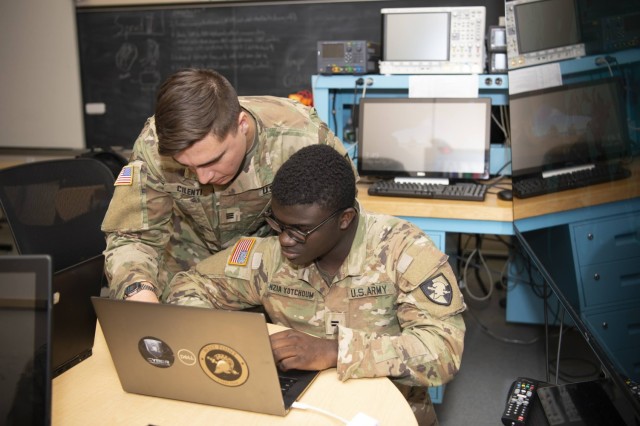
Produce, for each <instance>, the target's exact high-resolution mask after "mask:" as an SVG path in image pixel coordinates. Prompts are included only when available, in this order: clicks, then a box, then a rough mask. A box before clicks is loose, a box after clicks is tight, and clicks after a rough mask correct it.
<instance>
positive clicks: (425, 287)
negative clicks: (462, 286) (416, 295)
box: [420, 274, 453, 306]
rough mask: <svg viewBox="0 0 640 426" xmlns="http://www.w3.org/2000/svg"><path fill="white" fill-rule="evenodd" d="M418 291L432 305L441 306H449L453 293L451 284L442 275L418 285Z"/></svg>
mask: <svg viewBox="0 0 640 426" xmlns="http://www.w3.org/2000/svg"><path fill="white" fill-rule="evenodd" d="M420 290H422V292H423V293H424V295H425V296H427V299H429V300H431V301H432V302H433V303H436V304H438V305H443V306H449V305H451V299H452V297H453V291H452V288H451V283H449V280H447V278H446V277H445V276H444V275H443V274H438V275H436V276H435V277H434V278H432V279H430V280H427V281H425V282H423V283H422V284H420Z"/></svg>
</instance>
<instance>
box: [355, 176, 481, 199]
mask: <svg viewBox="0 0 640 426" xmlns="http://www.w3.org/2000/svg"><path fill="white" fill-rule="evenodd" d="M367 192H368V193H369V195H381V196H387V197H412V198H431V199H434V200H461V201H484V197H485V195H486V193H487V185H484V184H481V183H473V182H469V183H467V182H464V183H462V182H459V183H453V184H449V185H442V184H434V183H417V182H396V181H393V180H384V181H378V182H375V183H373V184H372V185H371V186H370V187H369V190H368V191H367Z"/></svg>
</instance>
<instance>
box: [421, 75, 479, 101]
mask: <svg viewBox="0 0 640 426" xmlns="http://www.w3.org/2000/svg"><path fill="white" fill-rule="evenodd" d="M479 81H480V80H479V78H478V75H477V74H469V75H415V76H409V97H410V98H477V97H478V90H479Z"/></svg>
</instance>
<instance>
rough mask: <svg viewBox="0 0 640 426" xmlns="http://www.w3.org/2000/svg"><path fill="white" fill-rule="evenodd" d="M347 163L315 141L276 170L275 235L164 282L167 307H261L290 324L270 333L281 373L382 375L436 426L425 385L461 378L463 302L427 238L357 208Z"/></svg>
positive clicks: (243, 242)
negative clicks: (167, 287) (293, 370)
mask: <svg viewBox="0 0 640 426" xmlns="http://www.w3.org/2000/svg"><path fill="white" fill-rule="evenodd" d="M355 194H356V187H355V178H354V175H353V173H352V172H351V167H350V165H349V162H348V161H347V160H345V159H344V158H343V157H342V156H341V155H340V154H338V153H337V152H336V151H335V150H332V149H330V148H329V147H327V146H323V145H314V146H309V147H306V148H303V149H301V150H300V151H298V152H297V153H296V154H294V155H293V156H292V157H291V158H290V159H289V160H288V161H287V162H286V163H285V164H284V165H283V166H282V167H281V168H280V170H279V171H278V173H277V175H276V178H275V180H274V182H273V200H272V204H271V210H270V211H269V212H268V213H267V215H268V216H267V217H268V223H269V225H271V226H272V228H273V229H274V230H275V231H276V232H277V233H278V234H279V236H278V237H268V238H253V237H249V238H241V239H240V240H239V241H238V243H237V244H236V245H235V246H234V247H231V248H229V249H227V250H225V251H224V252H221V253H219V255H216V256H212V257H210V258H208V259H206V260H204V261H202V262H200V263H199V264H198V265H197V266H196V267H195V268H192V269H191V270H190V271H187V272H180V273H178V274H177V275H176V276H175V277H174V279H173V281H172V282H171V286H170V287H171V289H170V292H169V295H168V297H167V302H168V303H175V304H183V305H192V306H201V307H209V308H215V309H235V310H237V309H246V308H250V307H255V306H260V305H262V306H263V307H264V309H265V311H266V313H267V314H268V316H269V317H270V319H271V321H272V322H274V323H276V324H280V325H283V326H286V327H289V328H290V330H287V331H284V332H280V333H276V334H274V335H272V337H271V344H272V348H273V351H274V357H275V359H276V361H277V362H278V364H279V366H280V367H281V368H282V369H284V370H286V369H291V368H296V369H318V370H322V369H326V368H331V367H336V368H337V372H338V376H339V378H340V379H341V380H347V379H351V378H358V377H380V376H388V377H390V378H392V379H393V380H394V383H396V384H397V386H398V388H399V389H400V390H401V392H402V393H403V394H404V395H405V397H406V398H407V399H408V400H409V402H410V404H411V406H412V408H413V410H414V413H415V414H416V417H417V418H418V420H419V424H423V425H433V424H437V419H436V416H435V412H434V410H433V406H432V404H431V401H430V399H429V394H428V392H427V391H426V387H428V386H438V385H442V384H444V383H446V382H448V381H449V380H451V379H452V377H453V376H454V375H455V374H456V373H457V371H458V370H459V368H460V361H461V357H462V351H463V342H464V332H465V325H464V322H463V319H462V315H461V313H462V311H463V310H464V309H465V304H464V301H463V298H462V295H461V293H460V291H459V289H458V286H457V283H456V278H455V276H454V274H453V271H452V269H451V267H450V265H449V263H448V261H447V256H446V255H445V254H443V253H442V252H440V251H439V250H438V249H437V248H436V247H435V245H434V244H433V242H432V241H431V240H430V239H429V237H428V236H427V235H426V234H425V233H424V232H422V231H421V230H420V229H418V228H417V227H416V226H414V225H413V224H411V223H409V222H407V221H404V220H401V219H399V218H396V217H393V216H387V215H381V214H373V213H368V212H365V211H363V210H362V209H361V208H360V207H359V206H358V205H357V204H356V200H355Z"/></svg>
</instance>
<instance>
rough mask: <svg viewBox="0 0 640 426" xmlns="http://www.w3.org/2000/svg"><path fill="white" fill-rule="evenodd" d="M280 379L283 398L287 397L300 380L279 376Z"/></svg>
mask: <svg viewBox="0 0 640 426" xmlns="http://www.w3.org/2000/svg"><path fill="white" fill-rule="evenodd" d="M278 379H279V380H280V390H281V391H282V396H285V395H286V394H287V392H289V390H290V389H291V388H292V387H293V385H295V384H296V382H297V381H298V379H296V378H294V377H286V376H281V375H278Z"/></svg>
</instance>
